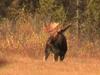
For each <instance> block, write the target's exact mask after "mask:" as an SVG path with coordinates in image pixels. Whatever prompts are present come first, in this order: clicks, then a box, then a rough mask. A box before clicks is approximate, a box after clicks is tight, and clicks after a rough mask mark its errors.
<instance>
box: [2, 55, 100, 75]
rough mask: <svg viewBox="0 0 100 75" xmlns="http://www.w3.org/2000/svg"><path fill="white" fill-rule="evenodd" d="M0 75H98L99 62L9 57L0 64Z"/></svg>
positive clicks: (67, 58) (77, 59)
mask: <svg viewBox="0 0 100 75" xmlns="http://www.w3.org/2000/svg"><path fill="white" fill-rule="evenodd" d="M0 75H100V60H98V59H93V58H76V57H75V58H73V57H66V59H65V60H64V61H63V62H60V61H59V62H53V61H52V57H51V58H49V59H48V61H43V60H42V59H37V60H36V59H33V58H29V57H22V56H11V57H9V60H8V61H4V62H2V63H0Z"/></svg>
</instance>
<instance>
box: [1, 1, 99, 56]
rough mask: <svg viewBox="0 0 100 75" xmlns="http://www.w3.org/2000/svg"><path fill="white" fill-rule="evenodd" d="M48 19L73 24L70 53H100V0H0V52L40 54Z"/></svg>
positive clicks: (96, 54)
mask: <svg viewBox="0 0 100 75" xmlns="http://www.w3.org/2000/svg"><path fill="white" fill-rule="evenodd" d="M50 22H59V23H60V24H61V25H63V26H65V25H69V24H71V25H72V26H71V28H70V29H69V30H68V31H67V32H66V33H65V35H66V37H67V40H68V47H69V53H68V54H69V56H96V57H98V56H100V47H99V45H100V0H0V53H4V54H6V55H7V54H8V55H9V54H22V55H28V56H35V57H38V54H40V56H42V55H43V51H44V48H45V41H46V39H47V37H48V34H46V33H45V32H44V31H43V26H44V25H46V24H49V23H50Z"/></svg>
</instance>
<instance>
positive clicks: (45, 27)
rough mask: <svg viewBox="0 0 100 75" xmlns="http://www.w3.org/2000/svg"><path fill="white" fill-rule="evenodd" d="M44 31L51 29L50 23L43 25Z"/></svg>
mask: <svg viewBox="0 0 100 75" xmlns="http://www.w3.org/2000/svg"><path fill="white" fill-rule="evenodd" d="M42 30H43V31H44V32H46V33H48V31H49V25H43V29H42Z"/></svg>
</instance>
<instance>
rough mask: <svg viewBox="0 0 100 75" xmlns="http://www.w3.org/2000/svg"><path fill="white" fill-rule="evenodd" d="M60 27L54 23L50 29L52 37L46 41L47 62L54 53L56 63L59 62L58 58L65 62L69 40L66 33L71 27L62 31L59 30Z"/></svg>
mask: <svg viewBox="0 0 100 75" xmlns="http://www.w3.org/2000/svg"><path fill="white" fill-rule="evenodd" d="M58 25H59V24H58V23H53V24H51V27H49V29H50V28H51V30H49V29H48V32H49V34H50V36H49V38H48V40H47V41H46V46H45V60H47V59H48V57H49V55H50V53H53V54H54V60H55V61H58V58H60V61H63V60H64V57H65V54H66V52H67V50H68V47H67V39H66V37H65V35H64V32H65V31H66V30H67V29H68V28H69V27H70V25H69V26H67V27H64V28H62V29H59V28H58ZM52 26H53V27H52Z"/></svg>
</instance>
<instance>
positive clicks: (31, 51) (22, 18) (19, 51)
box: [0, 12, 100, 58]
mask: <svg viewBox="0 0 100 75" xmlns="http://www.w3.org/2000/svg"><path fill="white" fill-rule="evenodd" d="M38 17H39V16H38ZM37 20H38V18H37V17H35V19H34V18H33V17H32V16H31V15H29V14H27V13H24V12H21V13H20V14H19V16H18V17H17V19H16V20H15V23H13V21H12V20H9V19H3V20H2V21H1V22H0V55H1V54H2V55H1V56H9V55H12V54H13V55H23V56H30V57H33V58H41V57H43V55H44V49H45V43H46V40H47V38H48V34H47V33H45V32H44V31H43V30H42V27H41V28H39V29H41V30H40V32H39V33H36V32H35V30H36V27H37V25H36V21H37ZM14 26H15V27H14ZM39 29H38V27H37V30H39ZM13 30H14V32H13ZM65 35H66V38H67V42H68V53H67V56H69V57H76V56H79V57H82V56H93V57H94V56H96V57H98V56H100V51H99V49H100V47H99V44H100V41H99V40H96V41H95V46H94V44H93V43H91V42H89V41H84V43H83V45H82V46H81V47H80V48H79V47H77V40H78V39H77V37H76V36H72V35H73V34H71V33H70V32H68V31H67V32H66V33H65ZM1 56H0V57H1Z"/></svg>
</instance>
